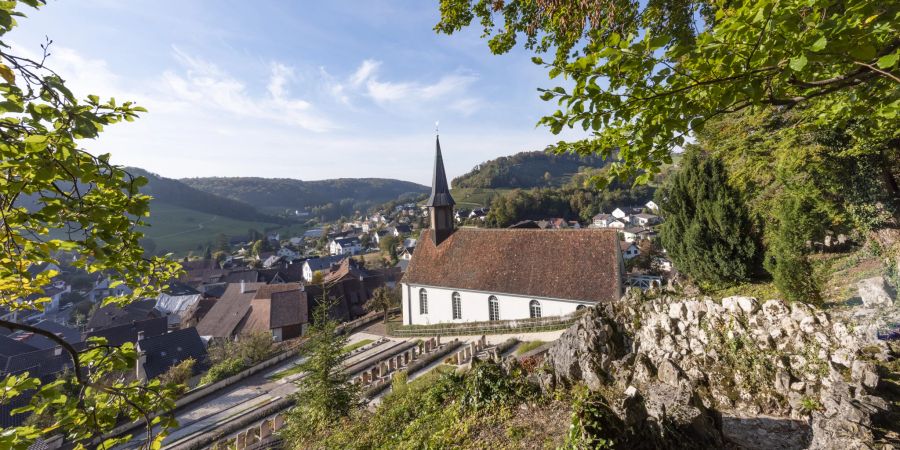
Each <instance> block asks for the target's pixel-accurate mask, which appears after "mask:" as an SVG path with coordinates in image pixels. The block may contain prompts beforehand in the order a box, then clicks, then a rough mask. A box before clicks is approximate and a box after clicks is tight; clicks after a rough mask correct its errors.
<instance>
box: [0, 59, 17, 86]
mask: <svg viewBox="0 0 900 450" xmlns="http://www.w3.org/2000/svg"><path fill="white" fill-rule="evenodd" d="M0 77H3V79H4V80H6V82H7V83H9V84H14V83H15V82H16V74H14V73H13V71H12V69H10V68H9V67H8V66H7V65H6V64H0Z"/></svg>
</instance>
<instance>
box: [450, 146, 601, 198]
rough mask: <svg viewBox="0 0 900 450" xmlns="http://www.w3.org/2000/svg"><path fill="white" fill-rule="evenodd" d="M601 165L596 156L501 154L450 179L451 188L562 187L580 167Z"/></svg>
mask: <svg viewBox="0 0 900 450" xmlns="http://www.w3.org/2000/svg"><path fill="white" fill-rule="evenodd" d="M604 165H605V163H604V161H603V159H602V158H600V157H594V156H591V157H581V156H578V155H571V154H563V155H554V154H551V153H546V152H541V151H534V152H522V153H517V154H515V155H512V156H502V157H500V158H496V159H492V160H490V161H487V162H484V163H481V164H479V165H477V166H475V167H474V168H473V169H472V170H471V171H469V172H468V173H466V174H464V175H461V176H458V177H456V178H454V179H453V183H452V186H453V187H454V188H481V189H497V188H510V189H514V188H534V187H546V186H562V185H564V184H566V183H567V182H568V181H569V179H570V178H571V177H572V175H574V174H576V173H578V172H579V171H581V170H582V169H583V168H598V167H603V166H604Z"/></svg>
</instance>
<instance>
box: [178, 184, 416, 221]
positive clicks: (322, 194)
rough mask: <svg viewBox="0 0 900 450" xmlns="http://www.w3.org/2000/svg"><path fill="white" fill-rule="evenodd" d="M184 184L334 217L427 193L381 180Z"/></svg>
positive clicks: (265, 204)
mask: <svg viewBox="0 0 900 450" xmlns="http://www.w3.org/2000/svg"><path fill="white" fill-rule="evenodd" d="M181 181H182V182H184V183H185V184H187V185H190V186H192V187H195V188H197V189H200V190H202V191H205V192H208V193H211V194H215V195H219V196H223V197H229V198H232V199H234V200H238V201H242V202H245V203H249V204H251V205H254V206H256V207H261V208H267V209H269V208H285V209H296V210H301V211H303V210H308V211H309V212H310V213H312V214H313V216H326V217H334V216H335V214H337V216H340V215H343V214H350V213H353V212H354V211H365V210H367V209H368V208H369V207H371V206H373V205H376V204H380V203H384V202H387V201H390V200H394V199H397V198H405V197H415V196H417V195H420V194H422V193H426V192H428V191H429V188H428V187H426V186H422V185H421V184H416V183H412V182H409V181H401V180H394V179H385V178H338V179H332V180H318V181H302V180H296V179H291V178H255V177H234V178H232V177H208V178H185V179H182V180H181Z"/></svg>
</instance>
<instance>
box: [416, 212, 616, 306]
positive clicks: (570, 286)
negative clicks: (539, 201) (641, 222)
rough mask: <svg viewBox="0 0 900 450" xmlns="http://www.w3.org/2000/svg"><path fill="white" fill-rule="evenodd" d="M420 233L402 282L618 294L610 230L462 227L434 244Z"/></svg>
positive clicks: (599, 297)
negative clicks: (437, 243) (444, 239)
mask: <svg viewBox="0 0 900 450" xmlns="http://www.w3.org/2000/svg"><path fill="white" fill-rule="evenodd" d="M432 232H433V231H432V230H424V231H423V232H422V236H421V238H420V239H419V245H418V246H417V247H416V251H415V253H413V258H412V260H410V262H409V268H408V269H407V271H406V275H405V276H404V278H403V282H404V283H409V284H417V285H425V286H436V287H447V288H457V289H466V290H475V291H484V292H496V293H502V294H514V295H524V296H533V297H544V298H560V299H568V300H586V301H595V302H601V301H610V300H614V299H616V298H618V297H619V296H620V295H621V277H622V266H621V264H620V261H621V259H620V257H619V255H620V250H619V238H618V235H617V233H616V231H615V230H606V229H581V230H574V229H571V230H535V229H486V228H461V229H459V230H456V231H455V232H454V233H453V234H452V235H450V237H449V238H448V239H447V240H446V241H444V242H442V243H441V244H440V245H438V246H435V245H434V243H433V241H432V240H431V238H430V235H429V234H430V233H432Z"/></svg>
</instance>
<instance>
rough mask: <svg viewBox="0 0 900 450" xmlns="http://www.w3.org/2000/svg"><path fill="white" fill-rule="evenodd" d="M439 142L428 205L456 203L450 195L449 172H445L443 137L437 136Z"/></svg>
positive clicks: (436, 139) (450, 204)
mask: <svg viewBox="0 0 900 450" xmlns="http://www.w3.org/2000/svg"><path fill="white" fill-rule="evenodd" d="M435 141H436V143H437V147H436V151H435V155H434V177H433V178H432V179H431V197H428V202H427V203H425V205H426V206H430V207H435V206H453V205H455V204H456V202H455V201H453V197H451V196H450V186H449V185H448V184H447V174H446V173H444V158H443V157H441V139H440V137H437V138H435Z"/></svg>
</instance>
